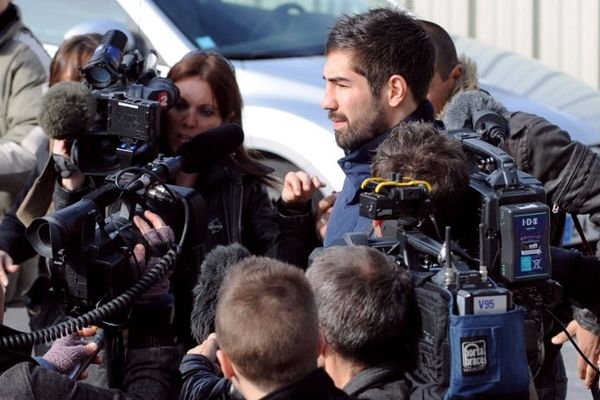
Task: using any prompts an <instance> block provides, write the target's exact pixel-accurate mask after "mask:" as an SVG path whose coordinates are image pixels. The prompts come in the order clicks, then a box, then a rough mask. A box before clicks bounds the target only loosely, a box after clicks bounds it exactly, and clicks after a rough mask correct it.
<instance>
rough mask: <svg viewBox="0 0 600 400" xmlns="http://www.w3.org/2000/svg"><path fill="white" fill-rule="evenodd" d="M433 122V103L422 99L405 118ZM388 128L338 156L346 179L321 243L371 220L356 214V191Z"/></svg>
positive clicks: (328, 243) (361, 227)
mask: <svg viewBox="0 0 600 400" xmlns="http://www.w3.org/2000/svg"><path fill="white" fill-rule="evenodd" d="M412 121H425V122H434V118H433V107H432V105H431V103H430V102H429V101H427V100H426V101H424V102H423V103H421V104H420V105H419V107H418V108H417V109H416V110H415V111H414V112H413V113H412V114H411V115H409V116H408V117H407V118H406V119H405V120H404V122H412ZM388 133H389V131H386V132H384V133H382V134H381V135H378V136H376V137H375V138H373V139H371V140H369V141H368V142H367V143H365V144H363V145H362V146H361V147H360V148H359V149H357V150H355V151H353V152H351V153H349V154H347V155H346V156H345V157H343V158H341V159H340V160H338V164H339V165H340V168H341V169H342V170H343V171H344V174H345V175H346V179H345V180H344V186H343V188H342V191H341V192H340V193H339V194H338V197H337V199H336V201H335V203H334V205H333V211H332V214H331V217H330V218H329V222H328V223H327V233H326V234H325V240H324V241H323V245H324V246H326V247H327V246H331V245H332V244H333V243H334V242H335V241H336V240H337V239H339V238H340V237H342V235H343V234H344V233H348V232H363V231H364V230H365V229H368V227H369V226H370V224H371V220H370V219H368V218H365V217H361V216H359V212H358V206H359V202H358V200H359V191H360V185H361V183H362V182H363V181H364V180H365V179H366V178H369V177H370V176H371V160H372V158H373V155H374V154H375V151H376V150H377V146H379V144H380V143H381V142H382V141H383V140H384V139H385V138H386V136H387V135H388Z"/></svg>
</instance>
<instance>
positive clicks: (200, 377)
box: [179, 354, 402, 400]
mask: <svg viewBox="0 0 600 400" xmlns="http://www.w3.org/2000/svg"><path fill="white" fill-rule="evenodd" d="M179 369H180V371H181V375H182V379H183V387H182V389H181V395H180V397H179V398H180V399H181V400H196V399H203V400H229V399H241V398H242V397H241V395H240V394H238V393H237V392H236V391H235V390H234V389H233V386H232V384H231V381H229V380H228V379H225V378H222V377H219V376H217V375H216V372H215V370H214V367H213V363H212V362H211V361H210V360H209V359H208V358H206V357H204V356H201V355H195V354H194V355H191V354H190V355H186V356H185V357H183V361H182V362H181V365H180V367H179ZM352 398H353V397H350V396H348V395H347V394H346V393H344V392H343V391H341V390H340V389H338V388H336V387H335V385H334V384H333V381H332V380H331V378H330V377H329V375H327V373H326V372H325V371H324V370H323V369H321V368H319V369H317V370H315V371H314V372H312V373H310V374H308V375H307V376H305V377H304V378H302V379H300V380H298V381H296V382H294V383H291V384H289V385H287V386H285V387H282V388H280V389H277V390H276V391H274V392H272V393H269V394H268V395H267V396H265V397H263V399H265V400H267V399H272V400H277V399H286V400H294V399H299V400H300V399H302V400H305V399H306V400H307V399H311V400H313V399H314V400H318V399H327V400H334V399H352ZM361 398H363V397H361ZM399 399H400V400H401V399H402V397H400V398H399Z"/></svg>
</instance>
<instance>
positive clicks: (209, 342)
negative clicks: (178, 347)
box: [187, 332, 219, 362]
mask: <svg viewBox="0 0 600 400" xmlns="http://www.w3.org/2000/svg"><path fill="white" fill-rule="evenodd" d="M217 350H219V346H218V345H217V335H216V334H215V333H214V332H213V333H211V334H210V335H208V337H207V338H206V340H205V341H204V342H202V344H200V345H198V346H196V347H194V348H192V349H190V350H189V351H188V352H187V354H199V355H201V356H204V357H206V358H208V359H209V360H210V361H212V362H217Z"/></svg>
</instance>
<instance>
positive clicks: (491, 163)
mask: <svg viewBox="0 0 600 400" xmlns="http://www.w3.org/2000/svg"><path fill="white" fill-rule="evenodd" d="M484 118H489V115H487V114H486V116H484ZM494 121H498V119H491V120H488V123H487V124H482V125H480V127H483V128H482V130H483V131H480V132H473V131H467V130H461V131H454V132H450V134H452V135H453V136H455V137H456V138H457V139H459V140H460V141H461V143H462V145H463V149H464V151H465V153H466V154H467V157H468V158H469V160H470V162H469V164H470V166H471V168H472V171H471V173H470V182H469V186H470V188H469V191H468V194H467V196H468V197H469V204H473V205H474V207H473V210H468V209H467V208H465V212H467V213H468V212H469V211H473V212H474V215H473V216H472V217H471V218H470V219H469V218H468V217H466V216H465V220H468V221H469V222H471V226H470V228H469V227H467V229H466V232H467V235H466V236H467V237H461V238H459V239H460V242H461V245H460V246H459V244H458V243H457V242H456V241H454V240H452V239H453V238H452V237H451V234H452V230H451V229H450V227H446V230H445V233H444V236H443V239H440V238H439V235H435V234H433V233H432V232H435V229H429V230H428V229H427V223H428V219H429V218H431V219H434V217H433V215H432V214H433V208H432V204H431V198H430V193H431V186H430V185H429V183H427V182H423V181H416V180H413V179H411V178H409V177H401V176H398V175H392V176H390V177H389V179H381V178H370V179H367V180H365V181H364V182H363V184H362V190H363V193H361V194H360V215H361V216H363V217H367V218H370V219H378V220H386V219H388V220H396V221H397V228H396V229H397V231H396V234H395V235H394V236H388V237H384V238H382V239H375V240H373V239H366V238H365V237H362V238H361V237H360V234H356V235H354V237H352V236H353V235H349V236H348V237H347V238H346V240H347V241H350V242H353V243H355V244H367V245H369V246H371V247H375V248H378V249H380V250H382V251H384V252H385V253H387V254H389V255H390V256H392V257H393V258H394V259H395V260H396V263H397V264H399V265H400V266H402V267H404V268H407V269H408V270H410V271H411V273H412V276H413V281H414V282H415V288H416V297H417V304H418V307H419V314H420V317H421V332H420V335H419V339H418V343H419V345H418V352H419V362H418V364H419V365H418V367H417V370H416V375H417V376H419V377H420V379H422V380H423V381H425V382H435V383H437V384H438V385H439V386H438V387H440V388H444V389H443V390H444V391H445V390H448V393H449V394H450V397H452V395H456V396H459V397H460V396H465V398H466V397H469V396H473V395H475V394H479V395H481V394H484V393H485V394H487V395H490V394H493V393H507V392H504V391H505V390H506V385H504V388H502V387H499V386H497V385H495V384H493V383H491V382H493V381H494V379H493V378H491V376H492V375H494V374H496V375H495V376H502V377H503V378H505V382H511V381H512V382H515V385H514V390H515V391H516V392H518V391H519V390H521V392H519V394H517V395H516V398H520V396H522V397H523V398H527V380H523V379H521V378H519V377H518V374H524V375H528V371H526V370H525V371H519V372H518V373H517V372H516V370H515V368H517V367H515V364H519V362H521V364H523V363H522V361H524V360H522V359H521V360H519V357H522V356H524V355H525V354H527V357H528V360H529V365H530V368H531V371H532V373H533V374H534V376H535V374H537V372H538V371H539V369H540V368H541V364H542V362H543V344H542V340H543V331H544V327H543V318H542V309H543V308H544V307H550V306H551V305H553V304H556V303H557V302H558V300H559V299H560V293H559V289H558V287H557V285H556V284H555V283H554V282H553V281H552V280H551V265H550V246H549V209H548V207H547V206H546V204H545V192H544V190H543V187H542V185H541V184H540V182H539V181H537V180H536V179H535V178H533V177H532V176H530V175H528V174H526V173H524V172H522V171H520V170H518V169H517V168H516V167H515V164H514V162H513V159H512V158H511V157H510V156H509V155H508V154H507V153H505V152H504V151H503V150H502V149H500V148H498V147H497V146H496V145H501V144H502V143H503V140H502V139H503V137H505V135H503V134H502V132H498V130H500V131H501V130H502V129H503V128H502V126H500V125H498V124H497V123H494ZM490 131H493V132H494V133H493V134H491V133H490ZM482 138H493V140H491V141H492V143H494V144H490V143H488V142H486V141H485V140H482ZM458 190H460V189H458ZM438 206H439V205H438ZM433 225H434V226H435V221H434V222H433ZM463 230H464V227H463ZM463 233H464V232H462V230H461V234H463ZM363 236H364V235H363ZM463 244H466V245H465V246H464V247H463V246H462V245H463ZM517 314H518V315H520V316H518V315H517ZM492 326H496V328H492ZM523 327H525V329H523ZM494 329H495V330H496V331H494ZM503 329H507V331H505V332H500V330H503ZM511 330H512V331H513V333H514V332H516V333H514V337H513V340H512V341H509V342H507V341H506V336H503V335H509V336H510V335H512V334H513V333H509V332H510V331H511ZM492 331H494V333H491V332H492ZM523 331H524V332H525V334H524V335H523V336H521V337H520V338H519V335H520V333H521V332H523ZM492 337H493V339H492ZM498 360H502V363H500V362H499V361H498ZM507 360H511V361H509V362H508V363H506V362H507ZM505 363H506V364H505ZM524 364H525V365H527V363H526V362H525V363H524ZM511 369H512V370H511ZM448 371H450V372H448ZM488 379H489V380H488ZM477 385H479V386H477ZM444 393H445V392H444Z"/></svg>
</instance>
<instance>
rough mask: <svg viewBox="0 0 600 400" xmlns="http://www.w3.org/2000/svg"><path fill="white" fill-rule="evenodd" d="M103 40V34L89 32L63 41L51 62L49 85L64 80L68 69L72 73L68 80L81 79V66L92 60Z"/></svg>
mask: <svg viewBox="0 0 600 400" xmlns="http://www.w3.org/2000/svg"><path fill="white" fill-rule="evenodd" d="M101 41H102V35H100V34H98V33H88V34H84V35H74V36H71V37H69V38H68V39H66V40H65V41H64V42H62V44H61V45H60V46H59V47H58V50H57V51H56V53H55V54H54V57H52V61H51V62H50V79H49V82H48V84H49V86H52V85H54V84H55V83H57V82H60V81H61V80H64V79H65V76H64V74H65V73H66V72H67V71H68V72H69V73H70V76H68V77H66V79H67V80H71V81H75V82H77V81H81V80H82V79H83V74H82V73H81V68H83V67H84V66H85V64H87V62H88V61H89V60H90V58H91V57H92V54H93V53H94V50H96V47H98V45H100V42H101Z"/></svg>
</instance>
